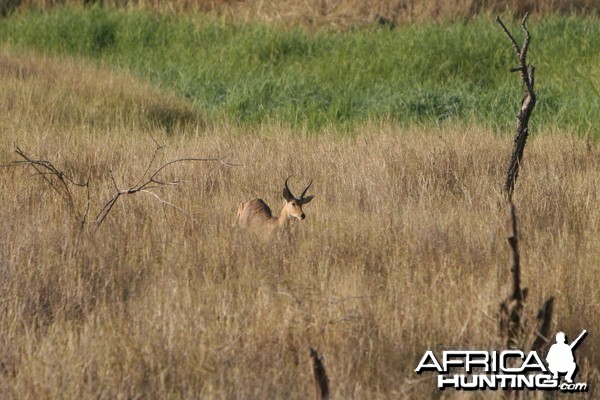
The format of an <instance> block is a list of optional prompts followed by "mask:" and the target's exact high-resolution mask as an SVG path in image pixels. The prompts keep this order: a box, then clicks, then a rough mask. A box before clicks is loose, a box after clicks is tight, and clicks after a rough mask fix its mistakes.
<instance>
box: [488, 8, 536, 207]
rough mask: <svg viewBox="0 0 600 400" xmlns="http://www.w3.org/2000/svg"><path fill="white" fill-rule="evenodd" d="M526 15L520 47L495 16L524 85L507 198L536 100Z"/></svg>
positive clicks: (515, 69)
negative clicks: (513, 51)
mask: <svg viewBox="0 0 600 400" xmlns="http://www.w3.org/2000/svg"><path fill="white" fill-rule="evenodd" d="M528 17H529V13H527V14H525V16H524V17H523V20H522V21H521V28H522V29H523V32H524V33H525V39H524V41H523V46H522V47H519V45H518V44H517V41H516V40H515V38H514V36H513V35H512V34H511V33H510V31H509V30H508V29H507V28H506V25H504V23H503V22H502V20H501V19H500V17H496V22H498V24H499V25H500V27H501V28H502V30H503V31H504V34H505V35H506V36H507V37H508V40H509V41H510V43H511V44H512V46H513V48H514V49H515V53H516V56H517V60H518V62H519V66H518V67H516V68H511V72H520V73H521V81H522V82H523V86H524V87H525V94H524V95H523V99H522V100H521V108H520V110H519V114H518V115H517V127H516V132H515V139H514V146H513V152H512V155H511V159H510V163H509V166H508V172H507V174H506V181H505V182H504V190H505V191H506V193H507V194H508V196H509V198H511V197H512V194H513V191H514V188H515V182H516V180H517V177H518V176H519V168H520V165H521V160H522V159H523V153H524V151H525V144H526V142H527V137H528V135H529V118H530V117H531V114H532V112H533V108H534V107H535V103H536V100H537V98H536V94H535V91H534V84H535V67H534V66H533V65H527V52H528V50H529V44H530V43H531V35H530V33H529V30H528V29H527V26H526V25H525V24H526V22H527V18H528Z"/></svg>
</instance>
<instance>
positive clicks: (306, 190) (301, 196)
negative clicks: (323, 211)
mask: <svg viewBox="0 0 600 400" xmlns="http://www.w3.org/2000/svg"><path fill="white" fill-rule="evenodd" d="M312 183H313V181H312V179H311V180H310V183H309V184H308V186H307V187H306V189H304V192H302V194H301V195H300V198H301V199H303V198H304V195H305V194H306V192H308V188H309V187H310V185H312Z"/></svg>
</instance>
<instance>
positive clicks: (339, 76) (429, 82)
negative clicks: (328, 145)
mask: <svg viewBox="0 0 600 400" xmlns="http://www.w3.org/2000/svg"><path fill="white" fill-rule="evenodd" d="M513 29H514V30H515V31H516V32H519V29H518V26H517V25H514V24H513ZM530 29H531V33H532V36H533V42H532V45H531V51H530V55H529V60H530V61H531V62H533V63H534V64H535V65H536V67H537V76H536V78H537V84H538V92H539V103H538V106H537V108H536V110H535V113H534V116H533V120H532V130H533V132H542V131H547V130H550V129H553V128H560V129H564V130H567V131H570V132H575V133H577V134H580V135H587V134H591V135H593V136H600V128H599V127H598V124H597V123H596V121H598V120H600V95H599V88H600V67H599V65H600V41H598V40H596V38H597V37H600V24H598V20H597V19H594V18H590V19H585V18H579V17H551V18H548V19H544V20H536V21H535V22H532V23H530ZM0 41H1V42H3V43H6V44H10V45H12V46H17V47H22V48H29V49H36V50H38V51H43V52H47V53H50V54H64V55H73V56H84V57H86V58H88V59H92V60H97V61H99V62H101V63H104V64H107V65H110V66H113V67H116V68H119V69H122V70H126V71H130V72H133V73H134V74H135V75H137V76H139V77H142V78H144V79H148V80H150V81H152V82H154V83H155V84H157V85H159V86H160V87H162V88H164V89H169V90H174V91H175V92H176V93H178V94H179V95H180V96H184V97H186V98H188V99H190V100H191V101H192V102H193V103H194V105H195V107H196V109H197V110H198V111H199V112H200V113H202V114H203V115H204V116H205V117H206V122H207V123H210V124H212V123H225V122H227V123H233V124H235V125H239V126H246V127H249V126H256V125H257V124H270V123H275V124H280V125H288V126H291V127H306V128H309V129H320V128H322V127H325V126H329V125H333V126H335V127H336V128H348V127H352V126H355V125H356V124H360V123H364V122H365V121H388V122H392V123H396V124H399V125H400V126H409V125H412V124H415V123H419V124H421V123H425V124H439V123H441V122H448V121H466V122H468V123H477V124H479V125H484V126H486V127H490V128H492V129H496V130H502V131H510V130H511V129H512V126H513V120H514V116H515V115H516V109H517V105H518V103H519V101H520V97H521V94H522V92H521V88H520V82H519V79H518V77H517V76H516V75H514V74H510V73H509V72H508V69H509V68H510V67H513V66H514V65H515V61H514V54H513V50H512V48H511V47H510V45H509V43H508V41H506V39H505V37H504V36H503V35H502V32H501V30H500V29H499V27H498V26H497V25H496V24H495V22H494V21H493V19H491V18H487V17H480V18H477V19H475V20H473V21H471V22H469V23H457V24H441V25H440V24H433V23H425V24H420V25H401V26H398V27H396V28H395V29H389V28H385V27H383V28H382V27H380V26H379V25H376V24H372V25H367V26H363V27H361V28H356V29H350V30H345V31H331V30H319V31H315V32H310V31H309V30H308V29H307V28H302V27H291V28H285V27H281V26H277V25H264V24H257V23H243V22H236V23H229V22H225V20H224V19H214V18H207V17H173V16H166V15H163V16H157V15H152V14H147V13H142V12H122V11H111V10H108V9H101V8H92V9H86V10H74V9H68V8H59V9H53V10H51V11H50V12H45V13H33V12H30V13H22V14H18V15H13V16H11V17H10V18H7V19H3V20H2V24H0Z"/></svg>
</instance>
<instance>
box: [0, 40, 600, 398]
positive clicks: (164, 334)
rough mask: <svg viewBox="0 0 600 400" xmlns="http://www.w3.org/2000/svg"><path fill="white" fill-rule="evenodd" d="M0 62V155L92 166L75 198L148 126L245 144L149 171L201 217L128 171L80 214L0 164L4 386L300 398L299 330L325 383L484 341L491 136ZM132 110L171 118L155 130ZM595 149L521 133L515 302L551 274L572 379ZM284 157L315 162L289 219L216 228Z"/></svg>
mask: <svg viewBox="0 0 600 400" xmlns="http://www.w3.org/2000/svg"><path fill="white" fill-rule="evenodd" d="M0 83H1V85H2V87H3V90H2V91H0V104H1V105H2V108H1V109H2V118H0V132H1V135H0V160H2V162H7V161H11V160H15V159H17V156H16V155H14V153H13V149H14V148H15V146H16V145H18V146H20V147H21V148H23V149H24V150H26V151H27V152H28V153H29V154H30V155H32V156H36V157H38V158H41V159H47V160H50V161H52V162H53V163H55V165H56V166H58V167H60V168H61V169H62V170H63V171H64V172H65V173H67V174H70V175H71V176H73V177H75V178H77V179H78V180H82V179H85V178H87V177H89V178H90V182H91V185H90V194H91V196H90V197H91V210H92V213H91V215H92V216H93V215H94V213H93V212H94V211H95V212H98V211H99V210H100V208H101V207H102V206H103V205H104V202H106V201H107V200H108V199H109V198H110V197H111V196H112V194H113V193H114V190H115V189H114V187H113V182H112V180H111V178H110V176H111V173H110V172H111V171H112V175H114V177H115V181H116V183H117V185H119V186H120V187H122V188H124V187H128V186H129V185H133V184H135V182H136V181H137V180H138V178H139V177H140V176H141V175H142V174H143V172H144V170H145V169H146V167H147V165H148V163H149V161H150V158H151V155H152V152H153V150H154V147H155V144H154V143H153V140H152V138H154V139H155V140H156V141H157V142H159V143H161V144H164V145H165V146H166V148H165V149H164V152H162V153H161V156H160V157H159V159H158V160H157V162H159V163H160V162H164V161H167V160H171V159H176V158H182V157H186V156H225V155H229V156H230V157H229V160H230V161H231V162H235V163H239V164H242V165H243V166H240V167H227V166H224V165H221V164H219V163H210V162H206V163H195V164H194V163H192V164H183V163H181V164H176V165H174V166H173V167H172V168H170V169H168V170H167V171H165V173H164V175H163V177H164V179H165V180H174V179H178V180H180V184H179V185H177V186H175V187H171V188H166V189H157V190H156V191H155V193H156V194H158V195H160V196H161V197H162V198H163V199H164V200H166V201H168V202H170V203H172V204H175V205H177V206H178V207H181V208H182V209H185V210H187V211H188V212H190V213H192V215H193V217H194V218H195V219H197V220H198V221H199V223H196V222H194V221H193V220H192V219H191V218H190V217H189V216H187V215H186V214H184V213H181V212H179V211H178V210H176V209H174V208H173V207H169V206H166V205H165V204H162V203H160V202H158V201H156V199H155V198H154V197H153V196H150V195H148V194H146V193H139V194H136V195H135V196H129V198H123V199H122V201H121V200H119V203H117V205H116V206H115V208H114V209H113V211H111V213H110V214H109V216H108V218H107V220H106V222H105V223H104V224H103V225H102V226H101V227H100V228H99V229H98V231H96V232H95V233H93V230H92V229H84V230H83V231H82V230H80V229H79V224H78V222H79V221H77V220H75V219H74V217H73V216H72V213H70V212H69V209H68V207H67V206H66V204H65V202H64V201H63V200H62V199H61V198H60V197H59V196H57V195H56V193H55V192H54V191H53V190H52V189H51V188H50V187H49V186H48V185H47V184H46V183H45V182H44V181H43V179H42V177H40V176H36V175H35V174H34V173H33V171H32V170H31V169H28V168H26V167H16V168H15V167H13V168H2V169H0V203H1V204H2V207H0V232H1V233H0V397H2V398H32V399H33V398H36V399H38V398H74V397H80V398H140V397H141V398H173V399H175V398H249V399H250V398H298V399H304V398H307V397H308V396H311V395H312V393H313V388H312V381H311V376H310V373H311V372H310V369H309V367H308V365H307V362H308V359H309V347H311V346H312V347H315V348H317V349H318V350H319V352H320V353H323V354H324V355H325V361H324V362H325V367H326V368H327V373H328V375H329V377H330V381H331V390H332V396H333V398H336V399H352V398H356V399H364V398H411V399H415V398H430V397H436V396H439V392H437V389H435V380H434V378H433V377H417V376H416V375H415V374H414V368H415V367H416V364H417V363H418V360H419V358H420V357H421V355H422V354H423V352H424V351H425V350H427V349H432V350H436V351H439V350H442V349H446V348H486V349H487V348H496V347H497V346H498V345H499V344H498V343H499V338H498V321H497V312H498V309H499V303H500V301H501V300H502V299H503V298H504V297H505V296H506V294H507V292H508V291H509V290H510V272H509V267H510V263H511V261H510V256H511V255H510V250H509V246H508V243H507V241H506V237H507V236H508V235H509V232H510V230H509V228H508V225H507V209H506V204H505V201H504V198H503V195H502V193H501V187H502V181H503V174H504V167H505V163H506V161H507V157H508V154H509V151H510V144H511V143H510V142H511V137H510V135H495V134H493V133H492V132H490V131H488V130H486V129H483V128H479V127H476V126H440V127H431V128H412V129H407V130H403V129H400V128H397V127H395V126H389V125H385V124H382V125H378V124H375V123H372V124H366V125H365V126H363V127H362V128H360V129H358V130H357V131H356V132H355V133H354V134H353V135H350V136H340V135H339V134H336V133H334V132H327V131H325V132H322V133H321V134H319V135H314V134H304V133H302V132H292V131H290V130H289V129H286V128H281V127H274V126H265V127H262V128H260V129H256V131H252V132H247V131H241V130H240V129H239V128H234V127H231V126H217V127H213V126H211V127H203V125H202V123H201V118H200V117H199V116H196V115H195V114H194V110H193V108H192V107H191V106H189V105H188V104H187V103H185V102H183V101H182V100H179V99H177V98H175V97H174V96H172V95H169V94H165V93H160V92H158V91H156V90H155V89H153V88H151V87H149V86H147V85H145V84H142V83H140V82H137V81H136V80H134V79H133V78H131V77H129V76H127V75H123V74H115V73H113V72H109V71H106V70H103V69H101V68H97V67H94V66H90V65H83V64H81V63H79V62H75V61H73V60H57V59H52V58H40V57H37V56H33V55H26V54H25V55H23V54H21V55H18V54H15V53H12V52H9V51H7V50H4V51H2V53H0ZM149 109H157V110H159V111H160V112H161V113H168V112H169V110H175V111H177V113H175V115H183V117H181V119H180V120H178V121H176V122H173V123H171V124H169V125H168V127H170V128H169V129H167V127H166V126H165V125H164V123H162V122H161V120H153V119H152V118H151V115H152V113H148V110H149ZM190 116H193V117H190ZM532 128H533V129H534V130H535V127H534V126H532ZM599 164H600V148H599V147H598V144H597V143H595V142H591V141H586V140H585V139H581V138H577V137H574V136H571V135H569V134H566V133H564V132H536V134H535V135H534V136H533V137H532V138H531V140H530V143H529V144H528V147H527V149H526V154H525V160H524V165H523V169H522V174H521V177H520V179H519V181H518V184H517V188H516V194H515V202H516V203H517V207H518V212H519V217H520V229H521V235H522V236H521V255H522V266H523V283H524V285H526V286H528V287H529V288H530V300H529V303H528V307H529V309H528V314H529V315H530V317H531V318H534V317H535V313H536V311H537V307H538V306H539V305H540V304H541V302H542V300H543V299H545V298H547V297H548V296H556V299H557V301H556V309H555V312H556V314H555V318H554V324H553V328H552V329H553V332H554V331H556V330H558V329H561V330H564V331H565V332H566V333H567V335H568V336H569V337H570V338H571V337H574V335H576V334H577V333H578V332H579V331H580V330H581V329H584V328H585V329H588V330H589V331H590V335H589V337H588V339H586V341H584V342H583V344H582V345H581V346H580V347H579V348H578V351H577V356H578V363H579V366H580V371H579V373H578V380H580V381H587V382H588V383H589V384H590V386H591V391H590V392H588V393H587V396H589V397H590V398H594V397H597V396H598V393H599V392H598V387H599V385H600V370H599V369H598V365H599V363H600V348H599V345H598V344H599V342H598V340H597V339H596V338H597V334H598V332H596V331H595V329H597V327H598V326H600V299H599V295H598V293H599V291H598V287H599V286H600V258H599V256H598V255H599V254H600V207H598V200H599V194H600V172H599V171H600V168H599V167H600V165H599ZM288 175H293V178H292V179H291V180H290V182H291V185H292V187H296V186H298V185H301V184H302V183H305V182H306V181H307V180H308V179H311V178H312V179H314V183H313V186H312V188H311V193H314V194H315V196H316V197H315V199H314V200H313V201H312V202H311V203H310V204H309V205H307V206H306V209H305V212H306V214H307V219H306V220H305V221H303V222H302V223H301V224H298V225H296V226H294V228H295V229H293V232H292V235H291V236H290V237H289V238H288V239H287V240H281V239H277V238H274V239H273V240H272V241H270V242H269V243H266V244H265V243H263V242H262V241H259V240H255V238H252V237H246V236H245V234H244V232H240V231H239V230H238V229H236V228H235V227H232V223H233V221H234V219H235V213H236V205H237V204H238V203H239V202H240V201H243V200H247V199H249V198H251V197H255V196H259V197H262V198H264V199H265V200H266V201H267V203H268V204H270V205H272V206H273V208H274V209H275V210H274V211H276V212H277V211H279V209H280V208H279V206H280V204H282V199H281V189H282V185H283V180H284V178H285V177H287V176H288ZM74 195H75V197H76V200H77V202H76V206H78V207H81V206H83V205H84V204H85V199H86V195H85V194H84V193H82V192H81V191H78V189H74ZM417 378H418V379H417ZM453 394H456V395H457V396H458V397H469V396H468V395H467V394H465V393H462V394H461V393H452V392H449V393H447V395H450V396H452V395H453ZM493 396H495V397H501V394H500V393H495V394H493Z"/></svg>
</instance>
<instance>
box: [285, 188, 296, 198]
mask: <svg viewBox="0 0 600 400" xmlns="http://www.w3.org/2000/svg"><path fill="white" fill-rule="evenodd" d="M283 198H284V199H285V201H292V199H293V198H294V196H292V194H291V193H290V191H289V190H288V188H283Z"/></svg>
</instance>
